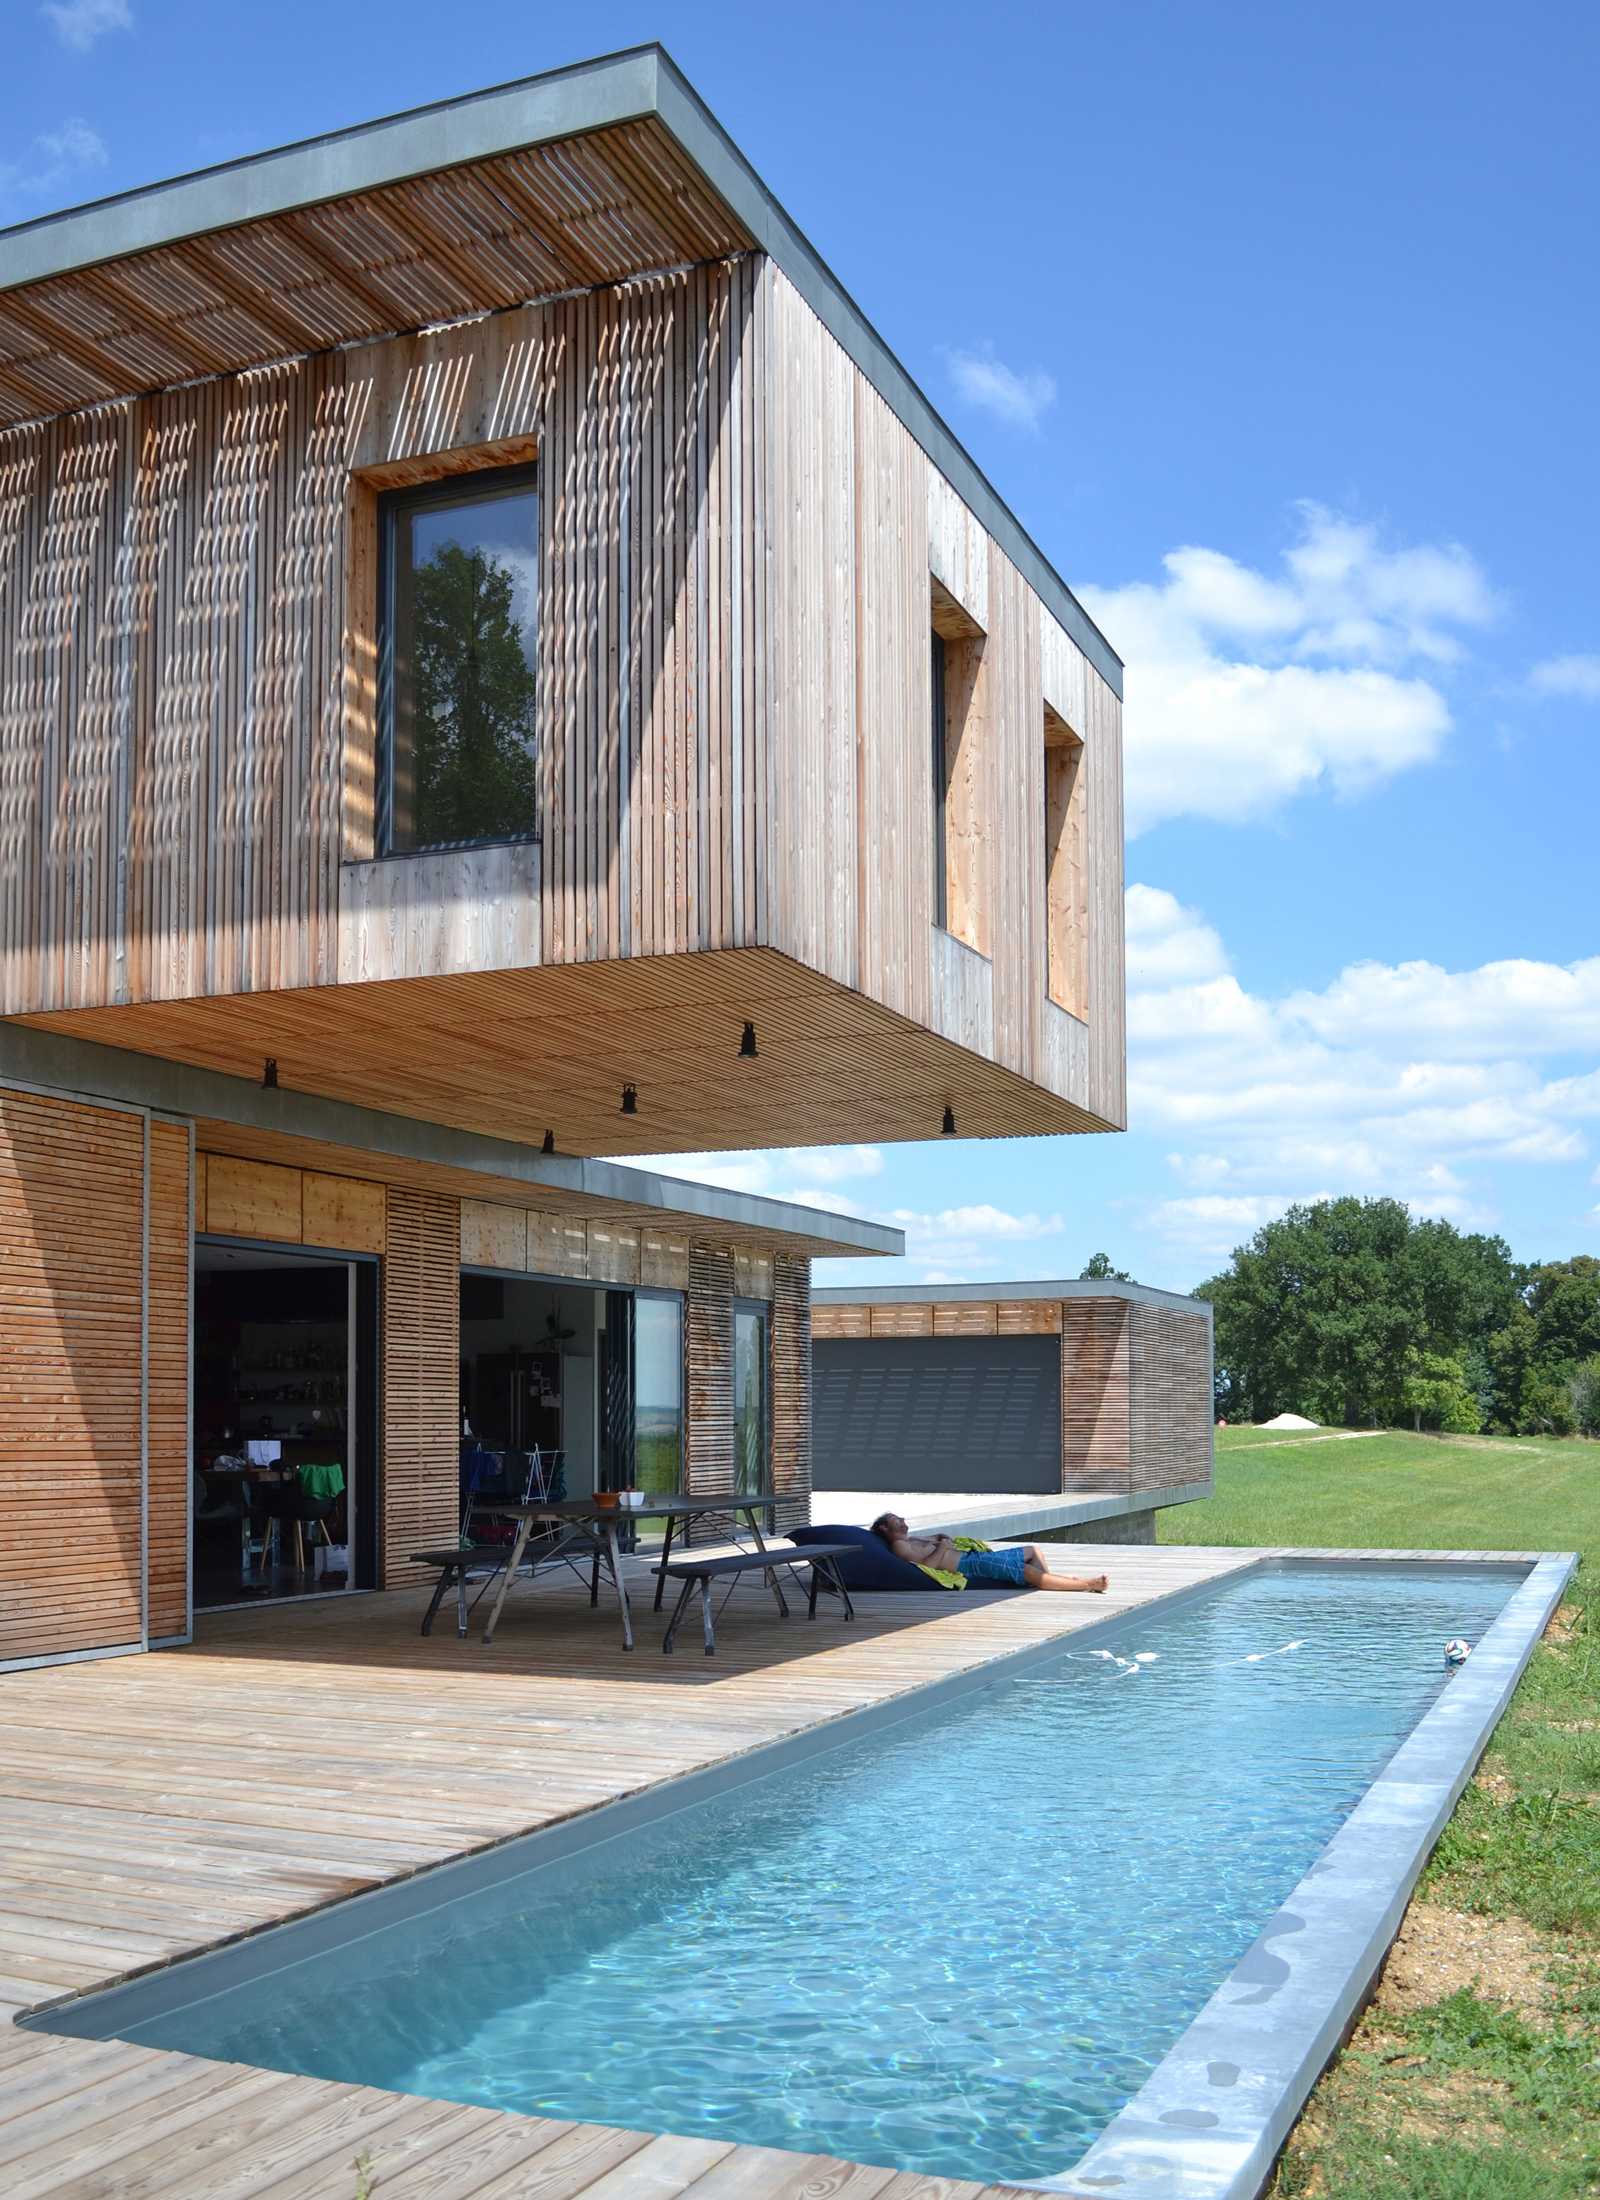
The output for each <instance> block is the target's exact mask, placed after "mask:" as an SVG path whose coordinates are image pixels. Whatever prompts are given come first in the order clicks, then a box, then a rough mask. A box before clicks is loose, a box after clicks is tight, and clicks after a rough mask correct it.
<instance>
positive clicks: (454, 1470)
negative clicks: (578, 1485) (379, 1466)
mask: <svg viewBox="0 0 1600 2200" xmlns="http://www.w3.org/2000/svg"><path fill="white" fill-rule="evenodd" d="M387 1228H388V1245H387V1252H386V1255H385V1259H384V1271H383V1322H382V1329H383V1524H382V1531H381V1536H380V1558H379V1563H380V1567H381V1571H382V1585H383V1586H384V1587H386V1588H394V1587H398V1586H399V1585H400V1584H401V1583H402V1582H404V1581H406V1580H407V1579H409V1577H410V1575H411V1573H412V1571H413V1569H411V1568H409V1567H408V1566H407V1564H406V1558H407V1554H408V1553H409V1552H411V1551H420V1550H426V1549H428V1548H430V1547H437V1546H438V1545H439V1544H441V1543H445V1544H448V1543H451V1542H453V1541H454V1539H455V1536H456V1534H457V1532H458V1530H459V1527H460V1516H459V1495H458V1491H459V1467H458V1461H459V1457H460V1449H461V1442H460V1438H461V1420H460V1404H459V1400H460V1362H461V1202H460V1201H459V1200H457V1199H444V1198H441V1197H439V1195H438V1194H436V1193H432V1192H413V1191H401V1190H395V1189H391V1190H390V1193H389V1205H388V1225H387Z"/></svg>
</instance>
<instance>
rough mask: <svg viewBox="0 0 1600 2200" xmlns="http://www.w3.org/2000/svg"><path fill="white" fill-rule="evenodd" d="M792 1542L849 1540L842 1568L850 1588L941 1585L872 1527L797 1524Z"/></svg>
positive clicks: (841, 1570) (927, 1586)
mask: <svg viewBox="0 0 1600 2200" xmlns="http://www.w3.org/2000/svg"><path fill="white" fill-rule="evenodd" d="M789 1540H790V1542H791V1543H848V1544H849V1545H850V1546H851V1549H850V1551H849V1552H848V1553H847V1555H846V1556H845V1557H843V1558H841V1559H840V1561H839V1571H840V1573H841V1574H842V1575H843V1577H844V1585H845V1587H846V1588H847V1589H860V1590H862V1591H863V1592H871V1591H874V1590H880V1589H938V1588H940V1587H941V1586H942V1585H941V1584H940V1583H939V1582H937V1581H935V1580H933V1579H932V1578H931V1576H929V1575H928V1574H925V1573H924V1572H923V1571H922V1568H921V1567H920V1566H913V1565H911V1564H910V1562H909V1561H908V1560H906V1559H903V1558H896V1557H895V1555H894V1553H893V1551H891V1550H890V1548H889V1546H888V1544H887V1543H885V1542H884V1540H883V1537H882V1536H881V1535H874V1534H873V1532H872V1530H871V1529H870V1528H854V1527H851V1528H822V1527H816V1526H812V1527H809V1528H794V1529H791V1530H790V1534H789Z"/></svg>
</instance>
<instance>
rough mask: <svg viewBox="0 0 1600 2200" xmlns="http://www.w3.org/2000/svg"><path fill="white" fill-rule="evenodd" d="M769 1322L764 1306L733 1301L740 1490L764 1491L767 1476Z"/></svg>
mask: <svg viewBox="0 0 1600 2200" xmlns="http://www.w3.org/2000/svg"><path fill="white" fill-rule="evenodd" d="M768 1350H769V1347H768V1325H767V1309H766V1308H765V1306H755V1305H749V1304H746V1303H745V1302H743V1301H736V1302H735V1305H734V1309H733V1472H734V1480H735V1487H736V1488H738V1489H740V1490H751V1491H753V1490H764V1489H765V1488H766V1486H767V1482H768V1479H769V1476H768V1451H769V1446H770V1414H769V1408H768V1396H767V1393H768Z"/></svg>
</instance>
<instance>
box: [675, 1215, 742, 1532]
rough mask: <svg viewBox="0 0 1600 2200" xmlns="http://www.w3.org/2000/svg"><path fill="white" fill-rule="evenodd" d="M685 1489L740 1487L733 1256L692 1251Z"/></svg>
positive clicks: (686, 1308)
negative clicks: (735, 1412)
mask: <svg viewBox="0 0 1600 2200" xmlns="http://www.w3.org/2000/svg"><path fill="white" fill-rule="evenodd" d="M683 1327H684V1367H685V1393H684V1404H685V1413H684V1435H683V1486H684V1488H685V1490H686V1491H688V1493H689V1494H690V1495H691V1496H692V1495H694V1493H695V1492H697V1491H710V1492H712V1493H714V1494H720V1493H721V1492H722V1491H723V1490H731V1489H732V1488H733V1487H734V1423H733V1254H732V1253H731V1251H726V1250H723V1249H721V1248H718V1247H715V1246H709V1245H696V1246H691V1248H690V1251H689V1290H688V1296H687V1298H686V1299H685V1301H684V1325H683Z"/></svg>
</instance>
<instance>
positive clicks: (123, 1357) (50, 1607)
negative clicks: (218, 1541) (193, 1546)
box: [0, 1090, 189, 1659]
mask: <svg viewBox="0 0 1600 2200" xmlns="http://www.w3.org/2000/svg"><path fill="white" fill-rule="evenodd" d="M147 1135H148V1140H149V1144H148V1152H149V1172H148V1173H149V1185H148V1196H149V1218H150V1296H149V1306H150V1314H149V1324H148V1331H147V1326H146V1296H145V1258H146V1256H145V1212H146V1153H147ZM188 1179H189V1167H188V1132H187V1130H186V1129H185V1128H181V1127H179V1126H176V1125H170V1124H165V1123H151V1124H149V1125H148V1130H147V1124H146V1119H145V1117H144V1116H143V1115H142V1114H140V1113H138V1112H136V1111H131V1110H122V1109H114V1108H103V1107H95V1106H91V1105H88V1104H86V1103H84V1102H81V1101H76V1100H72V1099H68V1098H65V1097H62V1096H58V1095H53V1094H41V1093H32V1092H18V1091H12V1090H0V1337H3V1340H4V1344H3V1350H0V1659H10V1658H38V1657H52V1656H62V1655H68V1654H70V1653H72V1652H74V1651H84V1650H105V1649H117V1648H122V1647H124V1646H127V1645H136V1644H138V1643H140V1642H141V1641H142V1640H144V1638H145V1632H146V1627H145V1595H144V1571H145V1550H144V1478H145V1453H146V1447H147V1446H148V1457H149V1491H150V1514H149V1520H150V1547H149V1565H150V1574H151V1584H152V1594H151V1600H150V1602H151V1626H150V1632H151V1633H157V1632H161V1633H168V1634H178V1633H181V1632H182V1631H183V1628H184V1618H185V1606H186V1602H187V1595H186V1585H185V1584H186V1573H187V1566H186V1560H185V1555H184V1554H185V1543H186V1538H187V1534H188V1519H187V1500H188V1464H187V1461H188V1408H187V1396H188V1248H189V1228H188V1199H189V1182H188ZM147 1338H148V1348H149V1376H148V1380H149V1389H148V1406H147V1402H146V1396H147V1394H146V1368H145V1354H146V1344H147Z"/></svg>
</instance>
